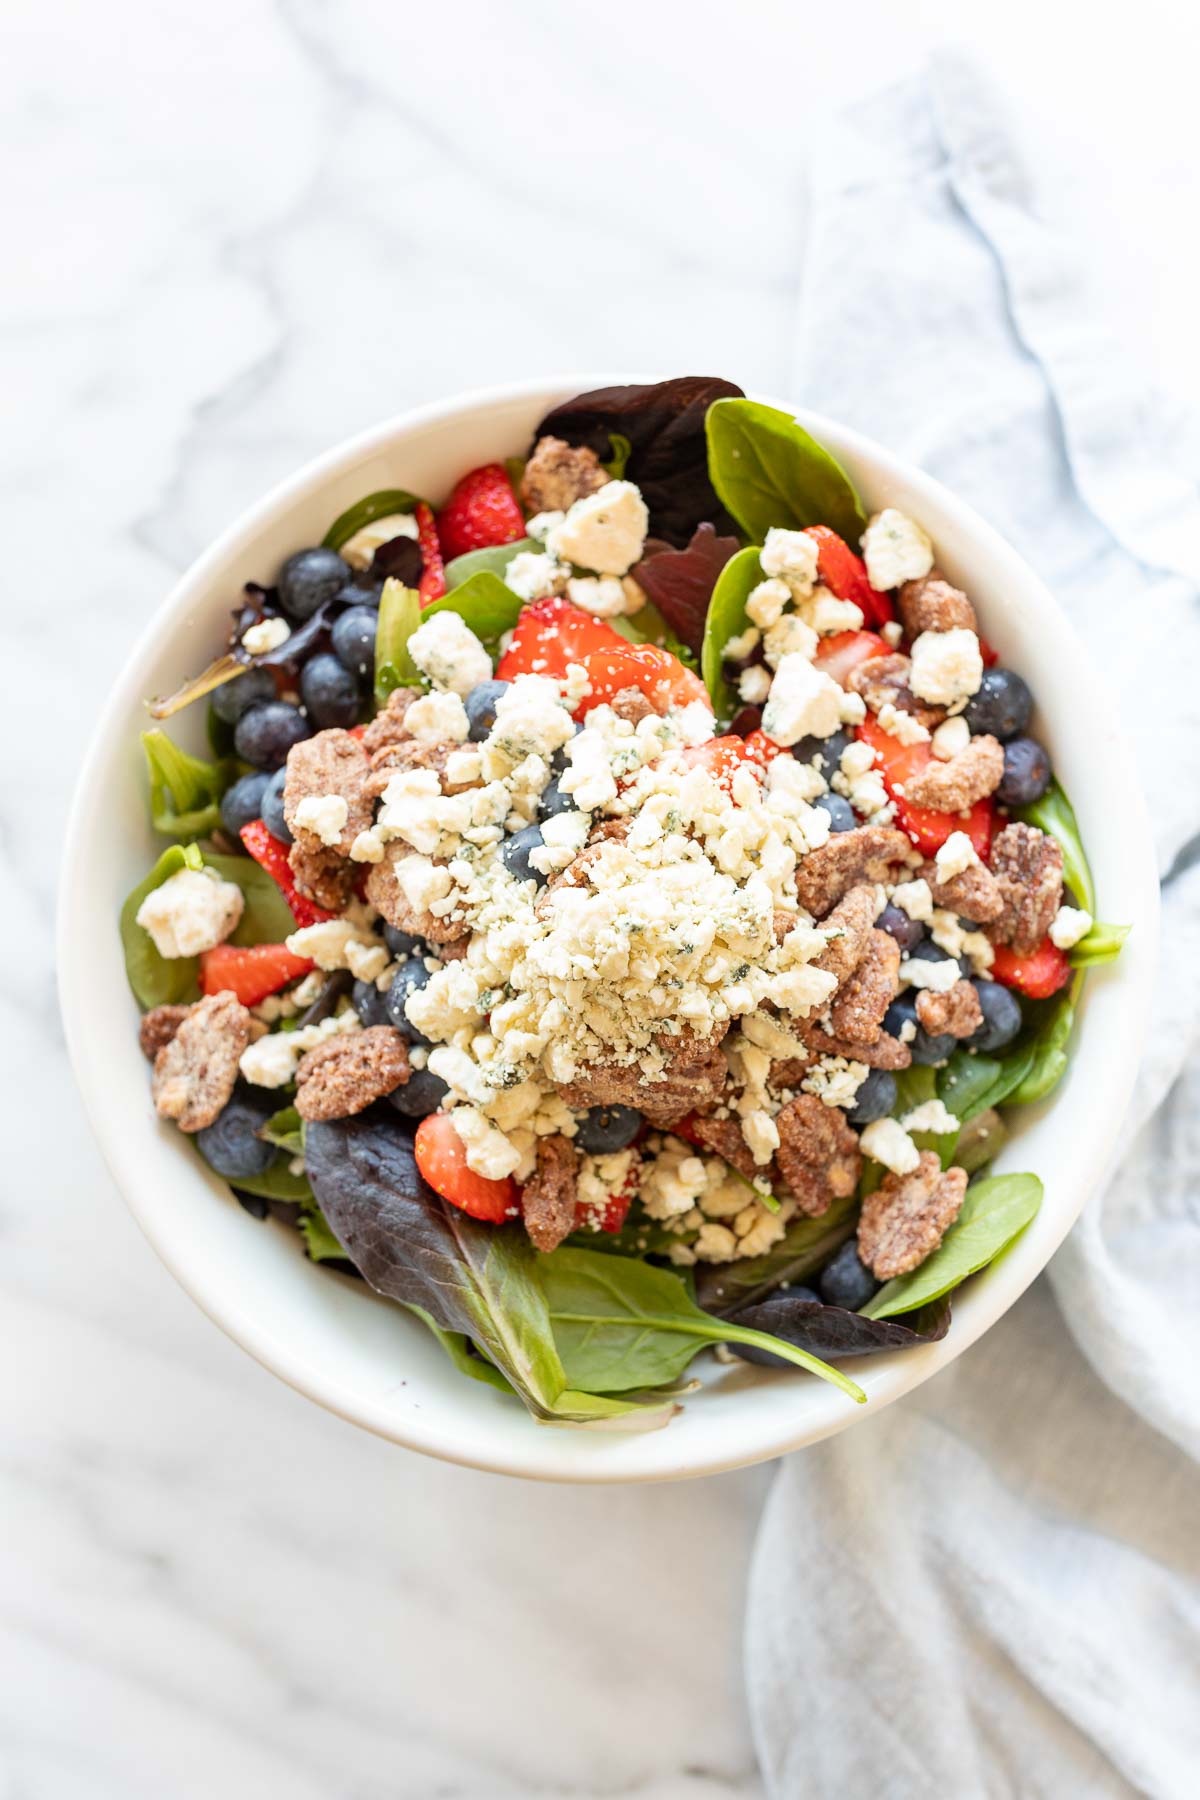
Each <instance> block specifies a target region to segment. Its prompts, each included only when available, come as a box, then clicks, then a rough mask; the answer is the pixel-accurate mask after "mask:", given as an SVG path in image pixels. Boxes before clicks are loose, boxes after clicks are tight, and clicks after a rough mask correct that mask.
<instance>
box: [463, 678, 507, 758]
mask: <svg viewBox="0 0 1200 1800" xmlns="http://www.w3.org/2000/svg"><path fill="white" fill-rule="evenodd" d="M507 691H508V683H507V681H481V682H478V683H477V684H476V686H475V687H473V688H472V689H471V691H470V693H469V694H468V695H467V697H466V699H465V700H464V701H463V705H464V707H465V708H466V712H467V718H468V719H469V721H470V724H471V742H472V743H473V744H482V742H483V740H484V738H485V737H486V736H487V734H488V732H489V731H490V730H491V729H492V726H493V725H494V724H495V723H496V702H497V700H499V698H500V696H501V694H504V693H506V692H507Z"/></svg>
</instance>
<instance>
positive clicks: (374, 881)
mask: <svg viewBox="0 0 1200 1800" xmlns="http://www.w3.org/2000/svg"><path fill="white" fill-rule="evenodd" d="M413 855H415V851H413V850H412V849H410V848H409V846H408V845H407V844H405V843H401V842H399V841H398V840H397V841H395V842H393V843H390V844H388V846H387V848H386V849H385V851H384V854H383V861H382V862H377V863H372V864H371V865H370V867H369V870H368V873H367V881H366V887H365V889H364V892H365V894H366V897H367V900H368V902H369V903H370V905H372V906H373V907H374V908H375V910H376V912H380V913H382V914H383V916H384V918H385V919H386V920H387V922H388V924H389V925H394V926H395V927H396V929H397V931H407V932H410V933H411V934H412V936H413V937H422V938H424V939H425V940H426V942H427V943H430V944H434V945H441V944H454V943H457V942H458V940H459V938H461V937H462V936H463V923H462V918H461V916H460V917H458V918H455V917H454V915H453V913H451V914H450V915H449V916H447V917H446V918H444V919H439V918H438V916H437V914H436V913H431V912H422V911H421V910H420V909H419V908H418V907H415V906H413V905H411V904H410V902H409V899H408V896H407V895H406V893H405V892H404V889H403V887H402V886H401V884H400V880H399V877H398V875H397V873H396V871H397V869H398V867H399V865H400V864H401V863H402V862H405V861H406V860H407V859H408V858H409V857H410V856H413Z"/></svg>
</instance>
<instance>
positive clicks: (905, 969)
mask: <svg viewBox="0 0 1200 1800" xmlns="http://www.w3.org/2000/svg"><path fill="white" fill-rule="evenodd" d="M961 977H962V970H961V969H960V968H959V966H958V964H957V962H955V961H954V959H953V958H952V957H949V956H947V958H946V960H945V961H944V962H925V961H924V960H923V959H922V958H920V957H916V956H906V957H905V958H904V960H903V961H902V962H901V964H900V980H901V983H903V984H906V985H907V986H908V987H915V988H928V989H930V991H931V992H932V993H935V994H948V993H949V992H950V989H951V988H952V987H953V986H954V984H955V982H956V981H959V980H960V979H961Z"/></svg>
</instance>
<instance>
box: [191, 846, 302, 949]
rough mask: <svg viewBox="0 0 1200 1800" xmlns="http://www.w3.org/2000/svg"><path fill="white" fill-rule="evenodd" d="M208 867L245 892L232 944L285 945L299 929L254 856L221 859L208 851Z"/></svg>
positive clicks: (289, 908) (275, 883) (277, 891)
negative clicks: (285, 940) (284, 942)
mask: <svg viewBox="0 0 1200 1800" xmlns="http://www.w3.org/2000/svg"><path fill="white" fill-rule="evenodd" d="M204 867H205V868H206V869H213V870H215V872H216V873H217V874H218V875H219V876H220V877H221V879H222V881H232V882H233V883H234V884H235V885H236V886H237V887H240V888H241V890H242V899H243V900H244V902H245V906H244V908H243V911H242V916H241V919H240V921H239V922H238V927H237V930H236V931H235V932H233V934H232V935H231V937H230V939H229V941H230V943H231V944H240V945H246V944H282V942H283V940H284V938H286V937H289V936H290V935H291V933H292V932H293V931H295V929H296V921H295V919H294V918H293V917H292V909H291V907H290V906H289V905H288V903H287V901H286V900H285V899H284V897H283V895H282V893H281V892H280V890H279V886H278V883H277V882H275V881H274V880H273V879H272V877H271V876H270V875H268V874H267V871H266V870H265V869H263V868H260V867H259V865H258V863H256V862H255V861H254V859H253V857H250V856H218V855H217V853H216V852H215V851H213V850H206V851H205V852H204Z"/></svg>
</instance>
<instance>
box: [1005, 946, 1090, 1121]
mask: <svg viewBox="0 0 1200 1800" xmlns="http://www.w3.org/2000/svg"><path fill="white" fill-rule="evenodd" d="M1082 986H1083V976H1082V975H1081V974H1080V975H1076V977H1075V979H1074V981H1073V982H1072V983H1071V985H1070V987H1066V988H1063V989H1062V991H1061V993H1058V994H1055V995H1054V996H1053V997H1052V998H1051V999H1049V1000H1040V1001H1037V1002H1036V1003H1035V1005H1034V1006H1033V1007H1030V1008H1029V1011H1030V1012H1031V1013H1033V1015H1034V1016H1033V1018H1032V1020H1031V1021H1030V1026H1029V1027H1027V1030H1028V1031H1029V1039H1028V1044H1027V1051H1028V1057H1029V1062H1028V1067H1027V1068H1025V1069H1024V1071H1023V1072H1022V1075H1021V1079H1020V1081H1019V1082H1017V1083H1016V1085H1015V1086H1014V1087H1013V1088H1012V1089H1011V1091H1010V1093H1009V1096H1008V1098H1009V1101H1010V1103H1011V1104H1012V1105H1013V1106H1028V1105H1031V1104H1032V1103H1033V1102H1034V1101H1035V1100H1044V1099H1045V1098H1046V1096H1047V1094H1050V1093H1052V1092H1053V1091H1054V1089H1055V1088H1056V1087H1057V1086H1058V1084H1059V1082H1060V1081H1061V1080H1062V1078H1063V1076H1064V1075H1065V1074H1066V1072H1067V1064H1068V1062H1069V1061H1070V1057H1069V1056H1068V1054H1067V1043H1068V1040H1069V1039H1070V1036H1071V1028H1072V1026H1073V1025H1074V1023H1075V1004H1076V1001H1077V1000H1078V998H1079V990H1080V988H1081V987H1082Z"/></svg>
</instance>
